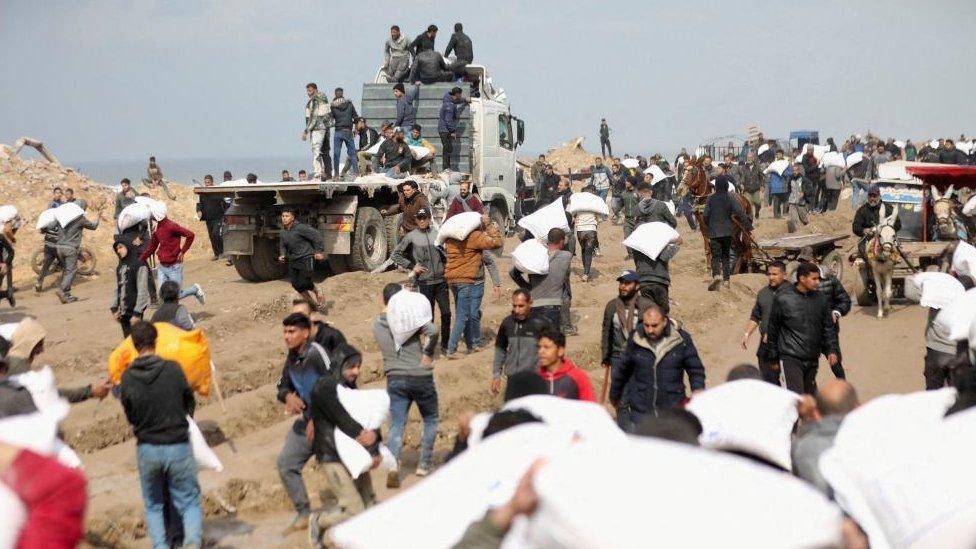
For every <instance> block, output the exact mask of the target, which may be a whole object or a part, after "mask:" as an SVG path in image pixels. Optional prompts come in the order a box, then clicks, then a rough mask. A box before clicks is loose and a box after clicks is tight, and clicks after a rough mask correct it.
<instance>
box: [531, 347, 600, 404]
mask: <svg viewBox="0 0 976 549" xmlns="http://www.w3.org/2000/svg"><path fill="white" fill-rule="evenodd" d="M539 375H540V376H542V379H543V380H544V381H545V382H546V383H547V384H548V386H549V394H550V395H553V396H557V397H560V398H568V399H572V400H586V401H589V402H596V393H594V392H593V383H591V382H590V376H588V375H587V374H586V372H584V371H583V370H581V369H580V368H579V367H578V366H576V365H575V364H573V361H572V360H570V359H568V358H564V359H563V362H562V364H560V365H559V368H558V369H556V371H555V372H552V373H550V372H549V371H548V370H546V369H545V368H544V367H542V366H540V367H539Z"/></svg>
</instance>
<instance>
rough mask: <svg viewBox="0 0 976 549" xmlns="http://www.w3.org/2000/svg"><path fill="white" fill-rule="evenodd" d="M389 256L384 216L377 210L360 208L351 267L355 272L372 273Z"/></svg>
mask: <svg viewBox="0 0 976 549" xmlns="http://www.w3.org/2000/svg"><path fill="white" fill-rule="evenodd" d="M388 255H389V245H388V243H387V241H386V221H384V220H383V216H382V215H380V212H379V210H377V209H376V208H370V207H364V208H359V209H358V210H357V211H356V225H355V230H354V231H353V235H352V251H351V252H350V254H349V266H350V267H351V268H352V269H353V270H355V271H372V270H373V269H376V268H377V267H379V266H380V265H382V264H383V263H384V262H385V261H386V257H387V256H388Z"/></svg>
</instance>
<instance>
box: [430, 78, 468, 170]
mask: <svg viewBox="0 0 976 549" xmlns="http://www.w3.org/2000/svg"><path fill="white" fill-rule="evenodd" d="M470 102H471V99H470V98H468V99H465V98H462V97H461V88H458V87H454V88H452V89H451V91H450V92H449V93H445V94H444V100H443V101H442V102H441V112H440V116H439V117H438V121H437V132H438V133H439V134H440V135H441V146H442V148H443V166H442V169H445V170H450V169H451V157H452V156H453V155H454V140H455V139H457V136H458V111H460V109H461V108H462V106H463V104H465V103H470Z"/></svg>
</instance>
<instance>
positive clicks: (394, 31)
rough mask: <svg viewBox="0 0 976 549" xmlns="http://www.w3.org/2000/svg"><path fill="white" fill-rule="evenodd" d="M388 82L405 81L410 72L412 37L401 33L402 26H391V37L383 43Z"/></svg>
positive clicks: (385, 71)
mask: <svg viewBox="0 0 976 549" xmlns="http://www.w3.org/2000/svg"><path fill="white" fill-rule="evenodd" d="M381 70H382V71H383V73H384V74H385V75H386V81H387V82H403V79H404V78H406V77H407V74H408V73H409V72H410V39H409V38H407V37H406V36H403V35H402V34H400V27H399V26H397V25H393V26H392V27H390V37H389V38H387V39H386V43H385V44H383V68H382V69H381Z"/></svg>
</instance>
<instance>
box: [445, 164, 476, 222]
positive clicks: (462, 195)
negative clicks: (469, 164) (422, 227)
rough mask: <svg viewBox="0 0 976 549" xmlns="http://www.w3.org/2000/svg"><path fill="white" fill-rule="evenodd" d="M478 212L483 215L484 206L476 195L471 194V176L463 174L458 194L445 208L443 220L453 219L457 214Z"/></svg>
mask: <svg viewBox="0 0 976 549" xmlns="http://www.w3.org/2000/svg"><path fill="white" fill-rule="evenodd" d="M464 212H478V213H480V214H483V213H485V206H484V204H482V203H481V199H480V198H478V195H476V194H472V193H471V176H470V175H468V174H465V175H464V176H462V179H461V181H460V182H459V183H458V194H457V196H455V197H454V198H453V199H452V200H451V205H450V206H448V207H447V213H446V214H445V215H444V220H445V221H447V220H448V219H450V218H452V217H454V216H455V215H457V214H459V213H464Z"/></svg>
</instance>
